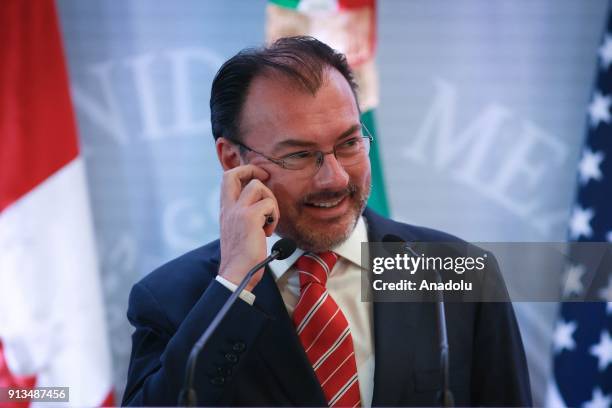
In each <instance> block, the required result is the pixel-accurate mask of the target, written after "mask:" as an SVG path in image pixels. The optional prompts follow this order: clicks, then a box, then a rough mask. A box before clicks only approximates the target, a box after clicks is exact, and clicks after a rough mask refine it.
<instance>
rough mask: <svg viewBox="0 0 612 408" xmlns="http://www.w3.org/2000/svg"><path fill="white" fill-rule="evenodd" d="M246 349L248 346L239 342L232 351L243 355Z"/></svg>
mask: <svg viewBox="0 0 612 408" xmlns="http://www.w3.org/2000/svg"><path fill="white" fill-rule="evenodd" d="M245 349H246V344H244V343H243V342H241V341H237V342H236V343H234V346H233V347H232V350H234V351H235V352H237V353H242V352H243V351H244V350H245Z"/></svg>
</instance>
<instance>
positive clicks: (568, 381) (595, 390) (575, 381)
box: [546, 15, 612, 408]
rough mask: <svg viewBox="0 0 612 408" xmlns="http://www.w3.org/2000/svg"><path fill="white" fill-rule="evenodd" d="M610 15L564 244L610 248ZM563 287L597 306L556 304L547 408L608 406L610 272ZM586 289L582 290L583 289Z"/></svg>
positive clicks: (580, 273) (580, 275) (611, 395)
mask: <svg viewBox="0 0 612 408" xmlns="http://www.w3.org/2000/svg"><path fill="white" fill-rule="evenodd" d="M610 105H612V15H609V16H608V23H607V27H606V33H605V34H604V37H603V39H602V42H601V46H600V48H599V51H598V64H597V78H596V82H595V88H594V91H593V95H592V98H591V102H590V104H589V106H588V112H587V129H586V130H587V132H586V140H585V143H584V147H583V150H582V153H581V155H580V159H579V164H578V178H577V179H578V193H577V197H576V202H575V204H574V207H573V208H572V211H571V216H570V222H569V238H570V239H571V240H573V241H583V242H606V241H608V242H612V115H611V112H610ZM568 273H569V275H570V276H566V277H565V282H566V283H570V282H571V284H572V285H571V286H572V288H571V291H572V292H574V294H576V295H584V292H586V291H589V292H590V293H595V297H596V298H599V299H602V301H601V302H581V303H579V302H566V303H562V304H561V308H560V313H559V317H558V320H557V322H556V324H555V329H554V334H553V355H554V360H553V378H552V381H550V383H549V389H548V396H547V404H546V405H547V406H549V407H555V408H556V407H564V406H568V407H584V408H600V407H602V408H603V407H605V408H609V407H611V406H612V337H611V335H612V302H609V301H607V300H610V299H612V271H608V273H607V274H606V276H602V277H601V278H602V279H599V280H598V281H597V282H591V283H589V282H587V281H588V279H585V278H586V277H585V276H584V270H583V269H580V268H573V269H572V270H570V271H568ZM587 286H588V287H587Z"/></svg>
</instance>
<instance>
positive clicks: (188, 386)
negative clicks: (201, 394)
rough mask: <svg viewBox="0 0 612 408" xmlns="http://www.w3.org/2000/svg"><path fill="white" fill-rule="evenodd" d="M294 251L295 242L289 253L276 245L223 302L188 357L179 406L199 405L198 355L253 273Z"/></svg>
mask: <svg viewBox="0 0 612 408" xmlns="http://www.w3.org/2000/svg"><path fill="white" fill-rule="evenodd" d="M281 241H282V240H281ZM281 241H278V242H277V244H278V243H280V242H281ZM294 251H295V244H293V248H292V249H291V250H289V253H288V254H287V250H286V249H285V250H283V248H278V249H276V245H275V246H274V247H272V252H271V253H270V255H269V256H268V257H267V258H266V259H264V260H263V261H261V262H260V263H258V264H257V265H255V266H254V267H253V268H251V270H249V272H248V273H247V274H246V276H245V277H244V278H243V279H242V281H241V282H240V285H238V287H237V288H236V290H235V291H234V292H232V294H231V295H230V297H229V298H228V299H227V300H226V301H225V303H224V304H223V306H222V307H221V309H220V310H219V312H218V313H217V315H216V316H215V318H214V319H213V321H212V322H211V323H210V324H209V325H208V327H207V328H206V330H205V331H204V333H203V334H202V336H200V338H199V339H198V341H196V343H195V344H194V346H193V348H192V349H191V352H190V353H189V358H188V359H187V368H186V371H185V380H184V382H183V388H182V389H181V392H180V394H179V400H178V405H179V406H187V407H195V406H197V404H198V398H197V393H196V391H195V389H194V388H193V380H194V377H195V369H196V363H197V360H198V355H199V354H200V351H202V349H203V348H204V347H205V346H206V344H207V343H208V341H209V340H210V338H211V336H212V335H213V333H214V332H215V331H216V330H217V327H219V325H220V324H221V322H222V321H223V319H224V318H225V316H226V315H227V313H228V312H229V310H230V309H231V307H232V306H233V305H234V303H236V299H238V296H239V295H240V293H241V292H242V291H243V290H244V288H245V287H246V285H247V284H248V283H249V281H250V280H251V278H252V277H253V275H255V272H257V271H258V270H260V269H261V268H263V267H264V266H266V265H267V264H269V263H270V262H272V261H273V260H275V259H277V258H279V257H280V258H282V259H284V258H287V257H289V256H290V255H291V254H292V253H293V252H294Z"/></svg>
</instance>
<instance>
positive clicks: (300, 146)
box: [240, 69, 371, 252]
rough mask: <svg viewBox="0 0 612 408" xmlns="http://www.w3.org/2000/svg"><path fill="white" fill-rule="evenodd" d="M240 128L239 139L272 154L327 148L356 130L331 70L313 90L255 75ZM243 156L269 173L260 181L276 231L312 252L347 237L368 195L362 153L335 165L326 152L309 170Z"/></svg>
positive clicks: (353, 111) (351, 104)
mask: <svg viewBox="0 0 612 408" xmlns="http://www.w3.org/2000/svg"><path fill="white" fill-rule="evenodd" d="M240 128H241V134H242V142H243V143H244V144H245V145H246V146H248V147H250V148H252V149H254V150H257V151H258V152H261V153H263V154H265V155H266V156H268V157H273V158H281V157H284V156H286V155H288V154H292V153H295V152H300V151H304V150H310V151H312V150H320V151H323V152H330V151H332V149H333V148H334V146H335V145H337V144H338V143H340V142H342V141H346V140H347V139H348V138H350V137H355V136H359V135H360V132H361V126H360V119H359V110H358V108H357V105H356V102H355V97H354V96H353V93H352V91H351V88H350V85H349V84H348V82H347V81H346V80H345V79H344V77H343V76H342V75H341V74H340V73H339V72H338V71H337V70H335V69H327V70H326V71H325V74H324V80H323V84H322V86H321V87H320V88H319V90H318V91H317V93H316V94H315V95H314V96H313V95H312V94H310V93H308V92H307V91H305V90H304V89H302V88H299V87H298V86H296V85H295V84H293V83H291V82H290V81H289V80H288V79H286V78H283V77H279V76H276V77H274V76H259V77H257V78H255V79H254V80H253V82H252V84H251V86H250V88H249V92H248V95H247V99H246V101H245V104H244V108H243V112H242V117H241V124H240ZM351 129H352V130H353V131H352V132H351V133H350V134H347V132H349V131H350V130H351ZM244 158H245V161H246V162H248V163H251V164H255V165H257V166H260V167H262V168H264V169H265V170H266V171H267V172H268V173H269V174H270V178H269V179H268V180H267V181H266V185H267V186H268V187H269V188H270V189H271V190H272V192H273V193H274V196H275V197H276V199H277V201H278V206H279V209H280V220H279V223H278V226H277V229H276V233H277V234H279V235H280V236H283V237H288V238H292V239H294V240H295V241H296V243H297V244H298V246H299V247H301V248H303V249H305V250H310V251H314V252H321V251H325V250H328V249H330V248H332V247H334V246H335V245H337V244H340V243H341V242H343V241H344V240H346V239H347V238H348V236H349V235H350V233H351V232H352V230H353V228H354V226H355V223H356V221H357V219H358V217H359V216H360V215H361V212H362V211H363V208H364V207H365V204H366V201H367V198H368V196H369V194H370V179H371V176H370V161H369V159H368V157H367V155H364V158H363V160H361V161H359V162H358V163H357V164H354V165H352V166H349V167H343V166H342V165H341V164H340V163H339V162H338V161H337V160H336V158H335V157H334V155H333V154H327V155H325V157H324V162H323V164H322V166H321V168H320V169H319V170H318V171H317V172H316V173H314V174H313V172H308V171H306V170H288V169H284V168H282V167H280V166H278V165H276V164H274V163H272V162H270V161H268V160H266V159H265V158H263V157H262V156H261V155H258V154H256V153H253V152H247V153H245V155H244Z"/></svg>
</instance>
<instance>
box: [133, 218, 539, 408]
mask: <svg viewBox="0 0 612 408" xmlns="http://www.w3.org/2000/svg"><path fill="white" fill-rule="evenodd" d="M364 216H365V217H366V219H367V221H368V223H367V224H368V237H369V240H370V241H372V242H376V241H377V242H380V241H381V239H382V237H383V236H384V235H385V234H395V235H397V236H400V237H402V238H404V239H405V240H415V241H444V242H449V241H458V239H457V238H455V237H452V236H450V235H448V234H445V233H442V232H439V231H434V230H431V229H426V228H422V227H415V226H410V225H406V224H401V223H398V222H394V221H391V220H389V219H386V218H383V217H381V216H379V215H377V214H375V213H374V212H372V211H371V210H368V209H366V211H365V212H364ZM219 257H220V253H219V241H218V240H217V241H214V242H211V243H209V244H207V245H205V246H203V247H201V248H198V249H196V250H194V251H192V252H189V253H187V254H185V255H183V256H181V257H179V258H177V259H175V260H173V261H171V262H169V263H167V264H166V265H163V266H162V267H160V268H159V269H157V270H155V271H154V272H152V273H151V274H149V275H148V276H147V277H145V278H144V279H142V280H141V281H140V282H139V283H137V284H136V285H134V287H133V289H132V292H131V294H130V302H129V309H128V319H129V320H130V322H131V323H132V325H133V326H134V327H135V328H136V330H135V332H134V334H133V336H132V341H133V345H132V356H131V361H130V368H129V374H128V381H127V386H126V389H125V394H124V397H123V404H124V405H175V404H176V402H177V398H178V394H179V391H180V389H181V384H182V381H183V378H184V373H185V364H186V361H187V357H188V355H189V351H190V349H191V347H192V346H193V344H194V343H195V341H196V340H197V339H198V337H199V336H200V335H201V334H202V332H203V331H204V329H205V328H206V327H207V326H208V325H209V323H210V322H211V320H212V319H213V317H214V316H215V314H216V313H217V312H218V310H219V309H220V308H221V306H222V305H223V303H224V302H225V300H226V299H227V298H228V297H229V295H230V291H229V290H228V289H226V288H225V287H224V286H223V285H221V284H220V283H219V282H217V281H216V280H215V275H216V274H217V270H218V267H219ZM254 294H255V295H256V300H255V304H254V305H253V306H250V305H248V304H247V303H246V302H243V301H242V300H238V301H237V303H236V305H235V306H234V307H233V309H232V310H231V311H230V312H229V314H228V315H227V317H226V319H225V320H224V321H223V323H221V325H220V326H219V328H218V331H217V332H216V333H215V334H214V335H213V337H212V338H211V340H210V342H209V343H208V345H207V346H206V347H205V348H204V350H203V351H202V354H201V355H200V357H199V360H198V364H197V370H196V380H195V381H196V390H197V393H198V403H199V404H200V405H251V406H273V405H285V406H325V405H326V402H325V398H324V396H323V393H322V391H321V387H320V386H319V383H318V382H317V379H316V377H315V374H314V372H313V370H312V368H311V365H310V363H309V362H308V359H307V357H306V354H305V353H304V350H303V348H302V347H301V344H300V342H299V339H298V337H297V335H296V333H295V329H294V327H293V324H292V322H291V318H290V317H289V315H288V313H287V311H286V308H285V305H284V303H283V300H282V298H281V296H280V293H279V291H278V288H277V286H276V284H275V282H274V279H273V277H272V276H271V274H270V272H269V271H266V273H265V274H264V277H263V279H262V281H261V282H260V283H259V284H258V285H257V287H256V288H255V290H254ZM355 296H359V294H356V295H355ZM445 309H446V319H447V327H448V336H449V346H450V387H451V389H452V391H453V393H454V396H455V402H456V404H457V405H472V406H476V405H493V406H507V405H515V406H528V405H531V393H530V388H529V377H528V373H527V365H526V361H525V354H524V350H523V344H522V341H521V336H520V333H519V330H518V327H517V324H516V319H515V316H514V312H513V310H512V306H511V304H509V303H447V304H446V308H445ZM435 322H436V320H435V304H434V303H431V302H429V303H374V305H373V330H374V344H375V371H374V395H373V401H372V403H373V405H375V406H414V405H416V406H425V405H432V404H434V401H435V396H436V393H437V391H438V389H439V387H440V372H439V366H440V363H439V362H440V358H439V352H438V346H437V340H436V323H435Z"/></svg>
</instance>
